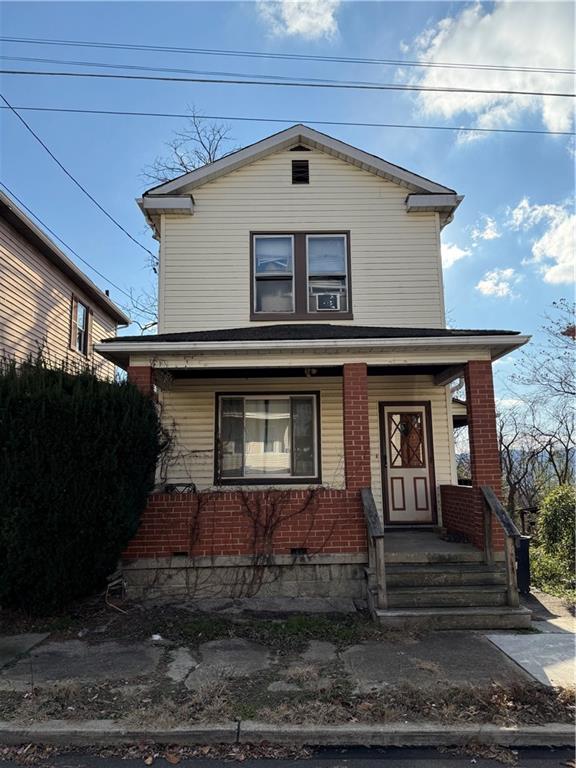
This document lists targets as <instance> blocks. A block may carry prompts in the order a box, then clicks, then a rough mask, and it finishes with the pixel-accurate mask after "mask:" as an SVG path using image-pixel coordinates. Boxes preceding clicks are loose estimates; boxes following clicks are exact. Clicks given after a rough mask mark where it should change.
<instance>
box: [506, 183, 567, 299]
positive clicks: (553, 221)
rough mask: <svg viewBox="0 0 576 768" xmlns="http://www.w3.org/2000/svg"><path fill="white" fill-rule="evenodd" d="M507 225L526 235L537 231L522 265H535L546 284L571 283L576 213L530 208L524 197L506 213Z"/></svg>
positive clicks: (560, 206) (564, 206) (561, 208)
mask: <svg viewBox="0 0 576 768" xmlns="http://www.w3.org/2000/svg"><path fill="white" fill-rule="evenodd" d="M508 215H509V218H508V226H509V227H510V228H511V229H515V230H519V231H523V232H526V231H528V230H533V229H538V230H539V234H538V235H537V238H536V239H535V240H534V241H533V242H532V257H531V258H530V259H525V260H524V263H525V264H530V263H532V264H537V265H538V268H539V271H540V273H541V274H542V276H543V278H544V282H545V283H553V284H560V283H569V284H570V283H573V282H574V267H575V263H574V262H575V256H576V236H575V232H576V214H575V213H573V211H572V208H571V205H570V204H568V203H566V204H554V203H548V204H546V205H536V204H535V205H531V204H530V200H529V199H528V198H527V197H525V198H523V199H522V200H521V201H520V202H519V203H518V205H517V206H516V208H514V209H511V210H509V212H508Z"/></svg>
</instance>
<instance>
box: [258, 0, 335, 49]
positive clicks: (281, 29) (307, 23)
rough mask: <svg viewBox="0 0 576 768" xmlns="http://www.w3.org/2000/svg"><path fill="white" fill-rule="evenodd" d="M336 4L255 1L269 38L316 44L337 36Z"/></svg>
mask: <svg viewBox="0 0 576 768" xmlns="http://www.w3.org/2000/svg"><path fill="white" fill-rule="evenodd" d="M340 4H341V0H258V3H257V9H258V13H259V15H260V18H261V19H262V20H263V21H264V22H265V23H266V24H267V25H268V27H269V28H270V31H271V32H272V34H273V35H277V36H279V37H303V38H304V39H306V40H319V39H320V38H322V37H325V38H328V39H330V38H333V37H335V36H336V35H337V34H338V22H337V21H336V11H337V10H338V8H339V6H340Z"/></svg>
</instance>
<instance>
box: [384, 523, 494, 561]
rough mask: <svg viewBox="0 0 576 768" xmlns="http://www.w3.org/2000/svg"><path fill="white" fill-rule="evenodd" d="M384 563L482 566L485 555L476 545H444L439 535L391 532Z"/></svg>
mask: <svg viewBox="0 0 576 768" xmlns="http://www.w3.org/2000/svg"><path fill="white" fill-rule="evenodd" d="M384 559H385V561H386V562H387V563H434V562H436V563H442V562H468V563H470V562H472V563H479V562H482V561H483V560H484V553H483V552H481V551H480V550H479V549H476V547H474V546H472V544H466V543H463V542H455V541H444V540H443V539H441V538H440V537H439V536H438V534H437V533H436V532H435V531H430V530H427V531H423V530H422V531H419V530H417V529H413V530H403V531H390V530H387V531H386V533H385V536H384Z"/></svg>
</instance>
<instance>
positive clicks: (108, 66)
mask: <svg viewBox="0 0 576 768" xmlns="http://www.w3.org/2000/svg"><path fill="white" fill-rule="evenodd" d="M0 60H3V61H22V62H28V63H35V64H62V65H65V66H75V67H100V68H102V69H124V70H126V69H128V70H133V71H140V72H176V73H179V74H188V75H202V76H207V77H228V78H229V77H233V78H235V77H242V78H248V77H250V78H258V79H259V80H272V81H275V80H281V81H288V82H290V81H292V82H293V81H294V77H292V76H290V77H287V76H283V75H263V74H260V73H254V72H222V71H207V70H201V69H184V68H181V67H148V66H143V65H139V64H108V63H107V62H102V61H78V60H73V61H70V60H69V59H45V58H38V57H35V56H0ZM296 79H297V80H298V83H319V84H322V85H324V84H336V85H346V86H371V87H372V86H373V87H377V86H385V87H387V88H388V87H390V86H389V85H388V84H386V83H378V82H372V81H366V80H332V79H330V78H326V77H297V78H296ZM423 89H432V86H430V88H428V87H427V86H423ZM434 90H443V88H442V87H441V86H437V87H436V86H434ZM457 90H460V89H457ZM474 92H476V91H474ZM486 92H487V91H482V93H486ZM488 92H489V93H494V91H488ZM497 93H507V94H517V93H518V94H521V95H526V92H525V91H505V92H502V91H497ZM528 95H534V94H528ZM538 95H542V96H567V95H573V94H558V93H542V94H538Z"/></svg>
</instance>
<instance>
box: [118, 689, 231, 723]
mask: <svg viewBox="0 0 576 768" xmlns="http://www.w3.org/2000/svg"><path fill="white" fill-rule="evenodd" d="M122 719H123V720H124V721H125V722H128V723H130V724H131V725H135V726H152V725H153V726H154V727H156V728H169V727H173V726H174V725H182V724H185V723H208V722H210V723H222V722H226V721H228V720H231V719H232V697H231V694H230V690H229V689H228V687H227V685H226V683H225V682H224V681H220V680H218V681H214V682H210V683H206V685H203V686H201V687H200V688H199V689H198V690H197V691H189V692H187V693H181V694H180V695H178V696H171V695H169V694H165V695H163V696H161V697H160V698H157V699H155V700H152V699H148V700H144V701H143V702H142V704H141V706H138V707H136V708H134V709H132V710H131V711H130V712H129V713H128V714H127V715H126V716H125V717H124V718H122Z"/></svg>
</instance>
